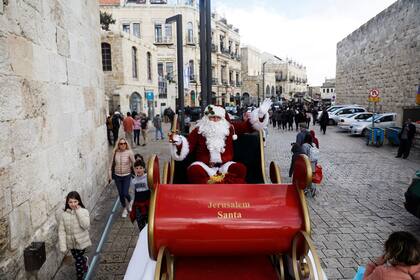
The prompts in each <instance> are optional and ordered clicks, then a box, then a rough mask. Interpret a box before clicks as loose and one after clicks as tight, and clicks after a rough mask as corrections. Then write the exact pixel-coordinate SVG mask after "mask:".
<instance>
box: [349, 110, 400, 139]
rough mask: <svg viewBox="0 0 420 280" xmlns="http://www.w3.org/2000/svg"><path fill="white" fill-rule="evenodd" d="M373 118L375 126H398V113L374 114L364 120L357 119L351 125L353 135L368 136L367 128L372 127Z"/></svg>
mask: <svg viewBox="0 0 420 280" xmlns="http://www.w3.org/2000/svg"><path fill="white" fill-rule="evenodd" d="M372 118H373V120H374V122H375V127H380V128H387V127H391V126H396V124H397V122H396V119H397V114H396V113H385V114H378V115H375V116H372V117H370V118H368V119H366V120H364V121H357V122H354V123H353V124H351V125H350V131H351V134H353V135H363V136H366V133H367V129H368V128H369V127H372Z"/></svg>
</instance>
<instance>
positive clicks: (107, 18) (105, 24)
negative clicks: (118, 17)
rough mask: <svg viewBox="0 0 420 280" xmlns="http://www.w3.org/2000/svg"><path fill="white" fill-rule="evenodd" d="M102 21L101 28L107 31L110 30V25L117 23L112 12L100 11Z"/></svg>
mask: <svg viewBox="0 0 420 280" xmlns="http://www.w3.org/2000/svg"><path fill="white" fill-rule="evenodd" d="M100 22H101V28H102V29H103V30H105V31H109V25H110V24H115V19H113V18H112V14H108V13H107V12H102V11H100Z"/></svg>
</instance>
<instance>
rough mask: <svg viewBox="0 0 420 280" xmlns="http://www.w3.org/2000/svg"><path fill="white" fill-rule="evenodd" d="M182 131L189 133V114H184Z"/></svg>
mask: <svg viewBox="0 0 420 280" xmlns="http://www.w3.org/2000/svg"><path fill="white" fill-rule="evenodd" d="M184 124H185V125H184V131H185V133H186V134H189V133H190V128H191V117H190V114H185V119H184Z"/></svg>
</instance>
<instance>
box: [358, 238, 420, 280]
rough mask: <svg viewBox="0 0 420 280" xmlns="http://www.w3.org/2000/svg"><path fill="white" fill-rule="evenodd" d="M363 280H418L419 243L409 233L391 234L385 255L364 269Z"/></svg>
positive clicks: (419, 273)
mask: <svg viewBox="0 0 420 280" xmlns="http://www.w3.org/2000/svg"><path fill="white" fill-rule="evenodd" d="M363 279H364V280H420V242H419V241H418V240H417V239H416V237H414V236H413V235H412V234H411V233H409V232H405V231H398V232H394V233H392V234H391V235H390V236H389V238H388V240H387V241H386V242H385V254H384V255H383V256H382V257H380V258H379V259H378V260H377V261H376V262H374V263H370V264H368V265H367V267H366V272H365V275H364V277H363Z"/></svg>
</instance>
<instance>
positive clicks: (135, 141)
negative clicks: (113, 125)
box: [134, 114, 141, 146]
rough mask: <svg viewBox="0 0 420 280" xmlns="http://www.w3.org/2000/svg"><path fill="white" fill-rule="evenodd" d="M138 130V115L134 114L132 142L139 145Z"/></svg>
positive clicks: (139, 125)
mask: <svg viewBox="0 0 420 280" xmlns="http://www.w3.org/2000/svg"><path fill="white" fill-rule="evenodd" d="M140 130H141V123H140V115H139V114H136V116H135V117H134V144H137V146H140Z"/></svg>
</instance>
